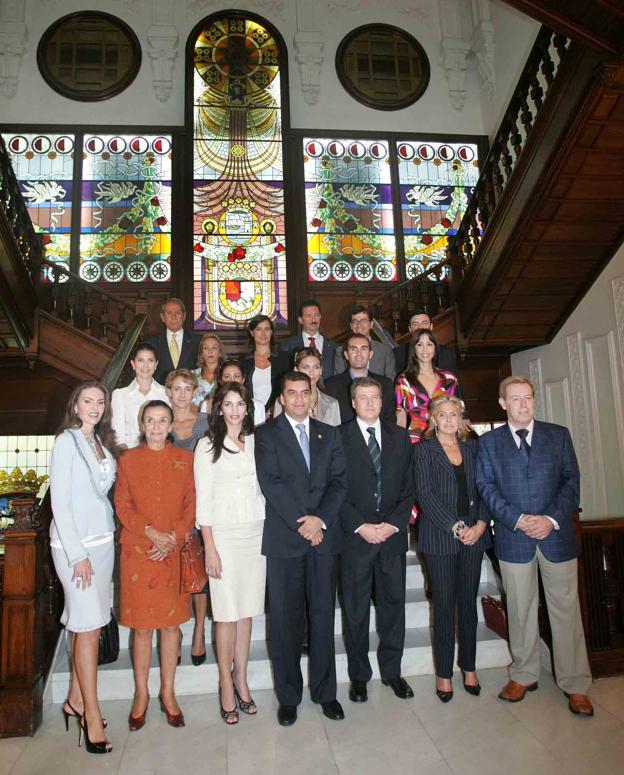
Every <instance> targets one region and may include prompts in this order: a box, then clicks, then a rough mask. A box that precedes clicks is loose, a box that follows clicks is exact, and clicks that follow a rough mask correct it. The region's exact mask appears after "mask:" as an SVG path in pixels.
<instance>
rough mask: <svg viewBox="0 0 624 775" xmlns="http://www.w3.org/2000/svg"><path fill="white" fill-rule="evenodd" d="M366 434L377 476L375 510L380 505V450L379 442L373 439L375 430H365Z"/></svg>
mask: <svg viewBox="0 0 624 775" xmlns="http://www.w3.org/2000/svg"><path fill="white" fill-rule="evenodd" d="M366 431H367V432H368V435H369V436H368V451H369V452H370V456H371V459H372V461H373V467H374V469H375V474H376V476H377V508H379V505H380V504H381V449H380V448H379V442H378V441H377V439H376V438H375V429H374V428H367V429H366Z"/></svg>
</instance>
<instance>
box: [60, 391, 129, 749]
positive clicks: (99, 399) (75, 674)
mask: <svg viewBox="0 0 624 775" xmlns="http://www.w3.org/2000/svg"><path fill="white" fill-rule="evenodd" d="M116 454H117V449H116V446H115V440H114V435H113V431H112V429H111V425H110V399H109V394H108V390H107V389H106V388H105V387H104V385H102V384H100V383H99V382H96V381H91V382H83V383H82V384H81V385H78V387H77V388H76V389H75V390H74V392H73V393H72V395H71V396H70V399H69V403H68V405H67V410H66V412H65V419H64V421H63V424H62V426H61V428H60V430H59V433H58V435H57V437H56V441H55V442H54V448H53V449H52V459H51V461H50V496H51V502H52V514H53V519H52V523H51V525H50V547H51V554H52V561H53V563H54V567H55V569H56V573H57V576H58V578H59V581H60V582H61V585H62V586H63V592H64V595H65V608H64V610H63V615H62V617H61V623H62V624H64V625H65V628H66V630H67V631H68V632H71V633H72V680H71V683H70V688H69V694H68V696H67V700H66V701H65V704H64V706H63V714H64V716H65V725H66V727H67V726H68V722H69V719H70V718H71V717H72V716H76V717H77V718H78V722H79V724H80V736H79V744H80V743H81V741H82V734H83V732H84V734H85V737H86V747H87V751H88V752H89V753H109V752H110V751H111V750H112V748H113V746H112V745H111V744H110V743H109V742H108V740H107V739H106V735H105V733H104V726H105V722H104V721H103V719H102V714H101V712H100V706H99V703H98V698H97V663H98V644H99V636H100V628H101V627H104V626H105V625H106V624H108V622H109V621H110V618H111V605H112V599H111V579H112V576H113V566H114V563H115V542H114V533H115V521H114V518H113V507H112V505H111V503H110V501H109V500H108V497H107V493H108V491H109V490H110V488H111V487H112V485H113V482H114V481H115V473H116V463H115V456H116Z"/></svg>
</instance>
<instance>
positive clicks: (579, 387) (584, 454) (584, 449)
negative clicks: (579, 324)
mask: <svg viewBox="0 0 624 775" xmlns="http://www.w3.org/2000/svg"><path fill="white" fill-rule="evenodd" d="M567 346H568V363H569V366H570V381H571V383H572V406H573V416H574V428H573V436H574V446H575V448H576V454H577V457H578V459H579V464H580V465H579V467H580V470H581V492H583V493H585V495H586V499H587V500H589V501H590V502H592V503H594V502H595V492H594V476H593V474H594V462H593V458H592V452H591V444H590V439H589V432H590V431H589V406H588V402H587V390H586V384H587V379H586V374H585V364H584V361H583V338H582V335H581V333H580V332H577V333H576V334H570V335H569V336H568V337H567Z"/></svg>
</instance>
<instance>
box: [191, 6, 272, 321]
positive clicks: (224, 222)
mask: <svg viewBox="0 0 624 775" xmlns="http://www.w3.org/2000/svg"><path fill="white" fill-rule="evenodd" d="M193 62H194V79H193V93H194V122H193V123H194V141H193V142H194V146H193V166H194V174H193V251H194V275H193V276H194V318H195V321H194V325H195V329H196V330H209V329H228V328H236V327H239V326H241V325H245V323H246V322H247V320H249V318H250V317H252V316H253V315H256V314H259V313H262V314H265V315H269V316H270V317H271V319H272V320H274V322H275V324H276V325H277V326H284V325H286V323H287V319H286V315H287V296H286V241H285V238H284V184H283V177H284V173H283V162H282V128H281V108H280V105H281V100H280V67H279V62H280V49H279V45H278V43H277V41H276V40H275V38H274V37H273V35H272V33H271V32H270V31H269V30H268V29H266V28H265V27H263V26H262V25H261V24H258V23H257V22H254V21H251V20H249V19H245V18H243V17H241V16H236V15H232V16H229V17H227V18H222V19H216V20H214V21H212V22H209V23H208V24H207V25H206V27H205V28H204V29H203V30H202V32H201V33H200V35H199V36H198V38H197V40H196V41H195V48H194V58H193Z"/></svg>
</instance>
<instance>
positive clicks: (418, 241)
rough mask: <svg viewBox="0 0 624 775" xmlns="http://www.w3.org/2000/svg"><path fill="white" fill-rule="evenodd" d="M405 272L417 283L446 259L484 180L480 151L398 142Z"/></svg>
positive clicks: (460, 145)
mask: <svg viewBox="0 0 624 775" xmlns="http://www.w3.org/2000/svg"><path fill="white" fill-rule="evenodd" d="M397 163H398V169H399V186H400V197H401V215H402V221H403V234H404V247H405V263H406V266H405V270H406V274H407V277H415V276H416V275H417V274H420V273H421V272H423V271H424V270H425V269H427V268H429V267H430V266H431V265H432V264H434V263H437V262H439V261H443V260H444V259H445V258H446V247H447V245H448V239H449V237H451V236H453V235H454V234H456V233H457V228H458V226H459V224H460V223H461V220H462V218H463V215H464V212H465V210H466V207H467V205H468V202H469V201H470V197H471V196H472V192H473V190H474V186H475V185H476V183H477V180H478V179H479V159H478V149H477V146H476V145H473V144H471V143H449V142H443V143H439V142H435V143H434V142H415V141H409V142H408V141H402V140H400V141H398V142H397Z"/></svg>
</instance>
